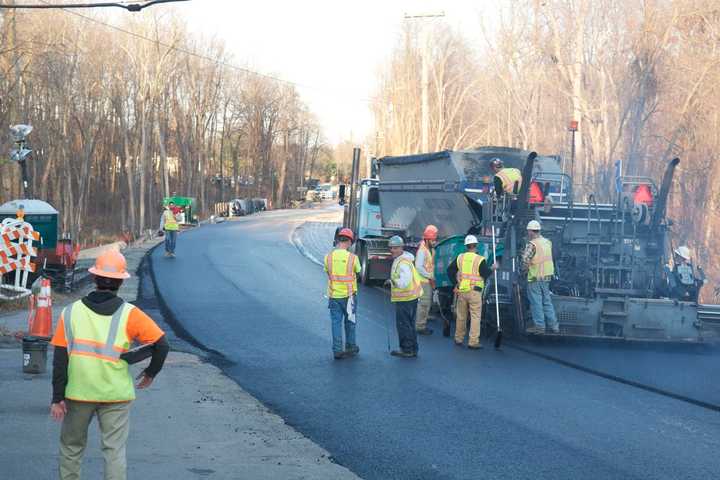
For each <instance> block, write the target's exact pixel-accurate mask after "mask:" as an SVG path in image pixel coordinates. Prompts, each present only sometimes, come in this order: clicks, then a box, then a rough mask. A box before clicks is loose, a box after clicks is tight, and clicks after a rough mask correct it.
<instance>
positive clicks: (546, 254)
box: [522, 220, 560, 334]
mask: <svg viewBox="0 0 720 480" xmlns="http://www.w3.org/2000/svg"><path fill="white" fill-rule="evenodd" d="M540 230H541V227H540V222H538V221H537V220H530V221H529V222H528V224H527V232H528V243H527V245H526V246H525V250H524V251H523V253H522V269H523V272H527V281H528V285H527V296H528V301H529V302H530V313H531V315H532V320H533V325H531V326H530V327H529V328H528V329H527V332H528V333H538V334H543V333H545V326H546V324H547V326H548V327H549V328H550V330H551V331H552V333H560V326H559V325H558V321H557V317H556V316H555V307H554V306H553V303H552V299H551V297H550V280H552V277H553V275H554V274H555V264H554V263H553V255H552V242H551V241H550V240H548V239H547V238H545V237H543V236H542V235H541V234H540Z"/></svg>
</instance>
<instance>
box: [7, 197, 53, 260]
mask: <svg viewBox="0 0 720 480" xmlns="http://www.w3.org/2000/svg"><path fill="white" fill-rule="evenodd" d="M21 208H22V209H23V211H24V212H25V221H26V222H28V223H29V224H30V225H32V226H33V228H34V229H35V230H37V232H38V233H40V238H41V239H42V248H43V249H47V250H49V249H52V250H54V249H55V246H56V245H57V239H58V211H57V210H55V209H54V208H53V207H52V205H50V204H49V203H47V202H43V201H42V200H13V201H11V202H7V203H4V204H3V205H1V206H0V221H2V220H5V219H6V218H16V215H17V212H18V210H20V209H21ZM37 246H38V247H40V245H37Z"/></svg>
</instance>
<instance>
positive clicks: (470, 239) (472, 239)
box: [465, 235, 478, 245]
mask: <svg viewBox="0 0 720 480" xmlns="http://www.w3.org/2000/svg"><path fill="white" fill-rule="evenodd" d="M477 243H478V239H477V237H476V236H475V235H468V236H467V237H465V245H477Z"/></svg>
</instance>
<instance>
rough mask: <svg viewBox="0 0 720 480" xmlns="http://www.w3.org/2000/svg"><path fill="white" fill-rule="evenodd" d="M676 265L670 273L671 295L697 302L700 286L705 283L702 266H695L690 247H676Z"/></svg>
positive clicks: (677, 298) (675, 297) (678, 298)
mask: <svg viewBox="0 0 720 480" xmlns="http://www.w3.org/2000/svg"><path fill="white" fill-rule="evenodd" d="M673 253H674V254H675V255H674V257H675V258H674V262H673V263H674V266H673V268H672V270H671V271H670V273H669V275H668V286H669V289H670V296H671V298H674V299H676V300H682V301H686V302H697V300H698V295H699V294H700V288H701V287H702V286H703V285H704V284H705V274H704V272H703V270H702V268H700V267H697V271H696V269H695V268H694V267H693V264H692V261H691V259H690V257H691V255H690V249H689V248H688V247H687V246H685V245H682V246H680V247H678V248H676V249H675V251H674V252H673Z"/></svg>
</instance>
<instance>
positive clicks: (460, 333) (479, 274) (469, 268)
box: [448, 235, 492, 350]
mask: <svg viewBox="0 0 720 480" xmlns="http://www.w3.org/2000/svg"><path fill="white" fill-rule="evenodd" d="M464 243H465V250H466V251H465V253H461V254H460V255H458V256H457V258H456V259H455V261H454V262H452V264H451V266H450V267H449V268H448V275H449V276H450V278H454V279H455V288H454V289H453V292H454V293H455V297H456V304H455V345H457V346H458V347H462V346H463V344H464V341H465V335H466V333H468V330H467V321H468V317H470V332H469V334H468V348H470V349H473V350H478V349H481V348H482V344H481V343H480V329H481V323H480V322H481V320H482V290H483V288H485V279H486V278H487V277H489V276H490V275H491V274H492V269H491V267H489V266H488V264H487V260H486V259H485V257H483V256H482V255H480V254H479V253H478V252H477V246H478V239H477V237H476V236H475V235H468V236H466V237H465V241H464Z"/></svg>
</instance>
